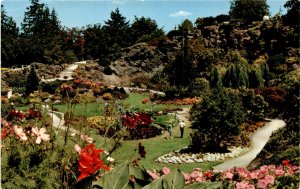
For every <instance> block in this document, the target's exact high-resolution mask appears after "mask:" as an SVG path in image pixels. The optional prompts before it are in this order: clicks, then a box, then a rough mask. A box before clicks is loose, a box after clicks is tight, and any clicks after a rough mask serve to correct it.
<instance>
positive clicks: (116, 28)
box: [104, 8, 132, 51]
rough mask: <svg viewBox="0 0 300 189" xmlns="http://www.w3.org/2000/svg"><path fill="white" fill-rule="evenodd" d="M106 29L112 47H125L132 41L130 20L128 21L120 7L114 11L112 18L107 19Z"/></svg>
mask: <svg viewBox="0 0 300 189" xmlns="http://www.w3.org/2000/svg"><path fill="white" fill-rule="evenodd" d="M104 31H105V34H106V35H107V37H108V38H109V44H108V45H109V47H111V48H120V47H125V46H128V45H130V44H131V43H132V39H131V31H130V26H129V21H126V18H125V17H124V16H122V14H121V13H120V11H119V9H118V8H117V9H116V10H115V11H112V12H111V14H110V19H109V20H107V21H105V25H104ZM111 50H112V51H113V49H111Z"/></svg>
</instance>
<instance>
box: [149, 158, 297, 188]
mask: <svg viewBox="0 0 300 189" xmlns="http://www.w3.org/2000/svg"><path fill="white" fill-rule="evenodd" d="M289 162H290V161H289V160H283V161H282V164H281V165H277V166H276V165H264V166H261V167H260V168H258V169H255V170H252V171H248V170H246V169H245V168H240V167H238V168H234V169H229V170H227V171H224V172H219V171H215V170H209V171H202V170H201V168H195V169H194V170H193V172H191V173H182V174H183V176H184V180H185V185H187V186H194V187H193V188H209V187H208V185H211V186H215V187H216V186H218V187H216V188H220V187H222V186H223V187H225V188H236V189H255V188H259V189H267V188H282V187H284V188H299V173H300V166H295V165H291V164H289ZM170 172H171V171H170V169H169V168H167V167H164V168H163V169H162V170H160V171H155V170H152V171H150V170H147V173H148V174H149V175H150V176H151V177H152V179H154V180H159V179H162V178H163V176H164V175H168V174H170ZM204 183H205V184H206V187H203V186H204V185H203V184H204ZM215 187H214V188H215Z"/></svg>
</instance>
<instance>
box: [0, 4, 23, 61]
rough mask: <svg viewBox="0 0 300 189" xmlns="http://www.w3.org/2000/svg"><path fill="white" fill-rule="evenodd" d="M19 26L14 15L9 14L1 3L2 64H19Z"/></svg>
mask: <svg viewBox="0 0 300 189" xmlns="http://www.w3.org/2000/svg"><path fill="white" fill-rule="evenodd" d="M18 37H19V28H18V27H17V25H16V22H15V21H14V20H13V18H12V17H10V16H7V15H6V12H5V10H4V6H3V5H1V63H2V66H12V65H15V64H17V54H18V53H17V51H18Z"/></svg>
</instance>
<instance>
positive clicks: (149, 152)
mask: <svg viewBox="0 0 300 189" xmlns="http://www.w3.org/2000/svg"><path fill="white" fill-rule="evenodd" d="M191 132H192V130H191V129H190V128H187V129H185V133H184V137H183V138H179V136H180V131H179V128H178V126H176V127H175V128H174V129H173V138H171V139H167V138H166V136H167V134H162V135H161V136H157V137H155V138H151V139H144V140H132V141H123V142H122V145H121V146H120V147H119V148H118V149H117V150H116V151H115V152H113V153H112V154H111V156H112V157H113V158H114V159H116V161H117V162H116V163H117V164H119V163H123V162H125V161H130V160H131V161H132V160H133V159H134V158H137V157H138V154H137V150H138V144H139V142H141V143H142V145H143V146H145V151H146V158H145V159H141V160H140V162H139V164H140V165H141V166H143V167H145V168H146V169H158V170H160V169H162V168H163V167H165V166H166V167H169V168H170V169H174V168H178V169H180V170H181V171H183V172H191V171H192V170H193V168H196V167H200V168H202V169H203V170H210V169H212V167H213V166H215V165H217V164H219V163H220V162H204V163H191V164H162V163H157V162H154V160H155V159H156V158H158V157H159V156H162V155H164V154H166V153H169V152H172V151H175V150H178V149H181V148H183V147H185V146H188V145H189V144H190V137H189V135H190V133H191ZM94 134H95V133H94ZM94 134H92V135H94ZM93 137H95V139H96V145H97V146H100V145H101V143H102V142H103V138H102V137H100V136H99V135H94V136H93ZM107 141H108V143H107V144H106V145H105V146H103V147H104V148H110V147H111V146H112V140H111V139H108V140H107Z"/></svg>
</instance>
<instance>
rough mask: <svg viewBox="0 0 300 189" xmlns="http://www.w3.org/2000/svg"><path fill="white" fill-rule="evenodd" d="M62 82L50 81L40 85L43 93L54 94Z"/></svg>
mask: <svg viewBox="0 0 300 189" xmlns="http://www.w3.org/2000/svg"><path fill="white" fill-rule="evenodd" d="M61 84H62V82H61V81H59V80H56V81H51V82H47V83H41V89H42V91H44V92H47V93H50V94H54V93H55V92H56V90H57V89H58V88H59V87H60V86H61Z"/></svg>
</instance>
